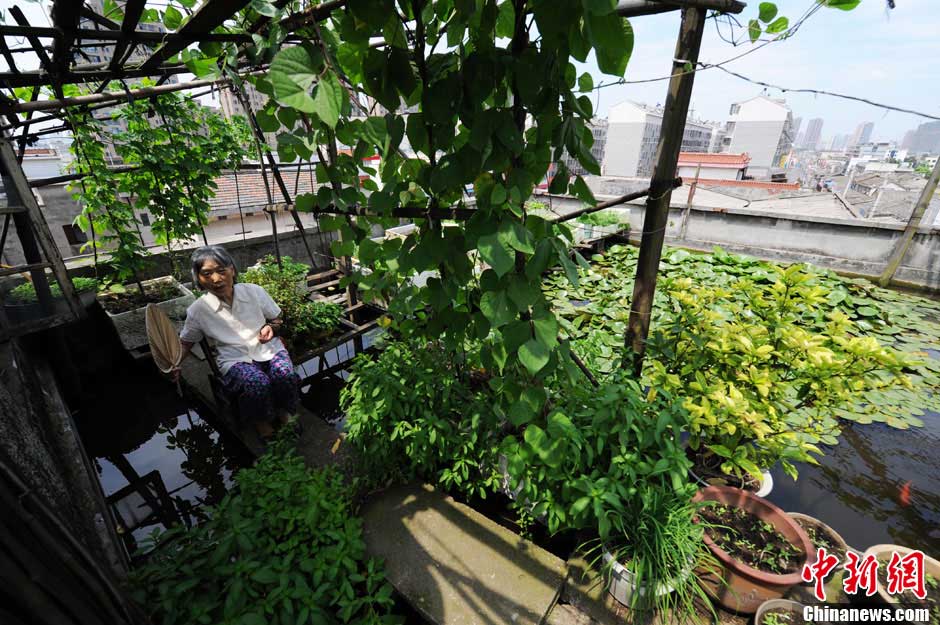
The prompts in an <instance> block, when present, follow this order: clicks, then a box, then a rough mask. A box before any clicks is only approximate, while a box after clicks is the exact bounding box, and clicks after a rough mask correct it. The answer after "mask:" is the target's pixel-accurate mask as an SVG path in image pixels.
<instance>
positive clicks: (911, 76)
mask: <svg viewBox="0 0 940 625" xmlns="http://www.w3.org/2000/svg"><path fill="white" fill-rule="evenodd" d="M814 4H815V1H814V0H778V1H777V6H778V7H779V9H780V14H781V15H785V16H787V17H789V18H790V23H791V24H793V23H794V22H795V21H796V19H798V18H799V17H800V16H801V15H802V14H803V13H804V12H805V11H806V10H807V8H808V7H811V6H812V5H814ZM756 5H757V3H752V6H748V7H747V9H745V12H744V13H743V14H742V15H743V16H744V17H745V18H747V17H753V15H752V14H756ZM938 21H940V2H934V1H932V0H905V2H903V3H901V2H898V3H897V8H896V9H895V10H893V11H890V12H889V11H887V9H886V8H885V3H884V2H882V1H880V0H878V1H875V0H864V1H863V2H862V3H861V4H860V5H859V6H858V7H856V8H855V9H854V10H853V11H839V10H835V9H820V10H819V11H817V12H816V13H815V14H814V15H813V16H812V17H811V18H810V19H808V20H807V21H806V22H805V23H804V24H803V25H802V26H801V28H800V29H799V31H798V32H797V33H796V34H795V35H794V36H793V37H791V38H789V39H787V40H782V41H778V42H775V43H773V44H770V45H767V46H765V47H764V48H762V49H760V50H756V51H754V52H753V53H749V54H747V56H744V57H743V58H741V59H739V60H736V61H733V62H731V63H729V64H728V65H727V68H728V69H729V70H731V71H735V72H738V73H740V74H742V75H744V76H747V77H749V78H752V79H755V80H760V81H764V82H767V83H771V84H776V85H780V86H783V87H787V88H790V89H796V88H808V89H823V90H827V91H833V92H838V93H844V94H846V95H852V96H858V97H864V98H868V99H871V100H874V101H876V102H883V103H885V104H889V105H895V106H900V107H904V108H910V109H914V110H919V111H923V112H925V113H927V114H929V115H935V116H940V105H938V102H937V100H936V97H934V94H933V90H931V89H929V88H923V87H922V85H930V84H936V83H937V82H940V69H938V68H936V67H934V66H931V65H930V64H928V63H917V64H913V65H906V66H905V69H904V71H898V69H897V63H898V61H899V59H903V58H929V54H930V52H931V51H932V50H933V49H934V48H935V45H936V44H935V37H936V32H935V27H934V24H936V23H938ZM631 23H632V25H633V29H634V32H635V44H634V50H633V56H632V58H631V60H630V64H629V66H628V67H627V71H626V75H625V79H626V80H648V79H651V78H657V77H662V76H664V75H667V74H668V73H669V71H670V69H671V63H670V61H671V59H672V57H673V54H674V51H675V50H674V48H675V37H676V33H677V31H678V27H679V21H678V19H676V17H675V15H673V14H663V15H653V16H646V17H642V18H635V19H633V20H631ZM722 34H723V35H724V36H725V37H727V36H728V28H727V26H723V27H722ZM740 34H741V33H739V35H740ZM751 49H752V44H751V43H750V42H749V41H747V37H746V34H745V35H744V43H741V44H739V45H738V46H737V47H734V46H732V45H731V44H729V43H727V42H725V41H723V40H722V39H721V38H720V37H719V35H718V34H717V32H716V27H715V26H714V25H711V24H710V25H709V28H708V29H707V30H706V32H705V37H704V39H703V42H702V52H701V54H700V57H699V58H700V61H702V62H705V63H712V64H714V63H716V62H720V61H725V60H727V59H729V58H731V57H736V56H738V55H741V54H742V53H745V52H748V51H750V50H751ZM584 70H588V71H590V72H591V73H592V74H593V76H594V82H595V84H598V83H600V82H601V81H604V82H611V81H613V80H616V78H615V77H610V76H606V75H603V74H601V73H600V72H599V71H598V70H597V64H596V62H595V61H594V59H593V58H592V57H589V58H588V62H587V63H585V64H583V65H579V71H584ZM862 77H864V80H860V78H862ZM667 84H668V83H667V82H666V81H659V82H650V83H642V84H629V85H618V86H612V87H608V88H604V89H600V90H598V91H595V92H594V93H593V94H592V95H591V99H592V102H593V103H594V104H595V109H596V112H597V114H598V115H599V116H601V117H606V114H607V109H608V108H609V107H610V106H611V105H613V104H616V103H618V102H620V101H622V100H625V99H632V100H637V101H642V102H648V103H650V104H656V103H662V102H663V101H664V99H665V95H666V86H667ZM761 90H762V88H761V87H760V86H758V85H755V84H752V83H749V82H746V81H743V80H740V79H738V78H735V77H733V76H730V75H728V74H726V73H724V72H722V71H721V70H717V69H712V70H708V71H700V72H699V73H698V75H697V76H696V80H695V86H694V89H693V95H692V108H693V109H695V111H696V115H697V116H698V117H702V118H704V119H709V120H713V121H718V122H722V121H725V120H726V119H727V112H728V106H729V105H730V104H731V103H733V102H739V101H743V100H746V99H748V98H751V97H754V96H757V95H760V93H761ZM770 96H771V97H774V98H785V99H786V100H787V105H788V106H789V107H790V110H791V111H792V113H793V117H794V118H797V117H802V118H803V120H804V121H803V123H804V125H805V124H806V120H808V119H812V118H821V119H823V120H824V122H825V123H824V126H825V129H826V132H827V134H828V135H829V136H834V135H837V134H845V135H849V136H850V137H851V136H852V134H853V133H854V131H855V129H856V127H857V126H858V125H859V124H861V123H864V122H874V124H875V128H874V133H873V135H872V137H871V140H872V141H888V140H890V141H896V142H898V143H900V142H901V140H902V138H903V137H904V134H905V133H906V132H907V131H909V130H913V129H915V128H917V126H918V125H920V124H921V123H923V122H925V121H929V120H928V119H925V118H923V117H918V116H914V115H910V114H904V113H898V112H889V111H885V110H884V109H881V108H876V107H872V106H869V105H866V104H862V103H859V102H851V101H846V100H843V99H837V98H833V97H829V96H823V95H819V96H814V95H812V94H797V93H793V92H792V91H788V92H786V93H781V92H780V91H779V90H776V89H772V90H770ZM824 138H825V137H824Z"/></svg>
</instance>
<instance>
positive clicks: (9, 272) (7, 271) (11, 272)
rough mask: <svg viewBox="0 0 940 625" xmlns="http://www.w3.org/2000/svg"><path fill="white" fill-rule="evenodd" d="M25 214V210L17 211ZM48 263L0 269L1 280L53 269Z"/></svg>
mask: <svg viewBox="0 0 940 625" xmlns="http://www.w3.org/2000/svg"><path fill="white" fill-rule="evenodd" d="M20 212H25V208H24V210H22V211H17V213H20ZM51 266H52V265H50V264H49V263H47V262H41V263H29V264H28V265H17V266H15V267H0V278H2V277H5V276H15V275H16V274H18V273H28V272H31V271H37V270H40V269H48V268H49V267H51Z"/></svg>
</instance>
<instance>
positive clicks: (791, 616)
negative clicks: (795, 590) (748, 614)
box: [754, 607, 806, 625]
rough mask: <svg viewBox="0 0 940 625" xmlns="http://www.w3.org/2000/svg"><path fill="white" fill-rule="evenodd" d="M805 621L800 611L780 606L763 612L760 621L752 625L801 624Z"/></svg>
mask: <svg viewBox="0 0 940 625" xmlns="http://www.w3.org/2000/svg"><path fill="white" fill-rule="evenodd" d="M805 622H806V621H804V620H803V613H802V612H801V611H799V610H797V609H788V608H783V607H780V608H772V609H770V610H767V611H766V612H764V614H763V615H761V621H760V623H755V624H754V625H803V623H805Z"/></svg>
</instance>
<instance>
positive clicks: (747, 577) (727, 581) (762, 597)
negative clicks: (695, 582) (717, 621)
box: [693, 486, 813, 614]
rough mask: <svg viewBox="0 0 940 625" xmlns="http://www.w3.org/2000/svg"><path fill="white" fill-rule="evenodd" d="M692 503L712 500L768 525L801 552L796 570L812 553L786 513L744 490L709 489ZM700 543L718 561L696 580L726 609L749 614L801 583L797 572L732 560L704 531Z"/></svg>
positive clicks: (809, 545)
mask: <svg viewBox="0 0 940 625" xmlns="http://www.w3.org/2000/svg"><path fill="white" fill-rule="evenodd" d="M693 501H696V502H701V501H716V502H719V503H721V504H724V505H726V506H732V507H736V508H741V509H743V510H744V511H745V512H749V513H750V514H753V515H754V516H756V517H758V518H759V519H761V520H762V521H764V522H766V523H769V524H770V525H772V526H773V527H774V529H776V530H777V531H778V532H780V534H782V535H783V536H784V537H785V538H786V539H787V540H788V541H789V542H790V544H792V545H793V546H794V547H796V548H798V549H799V550H800V552H801V553H802V562H801V563H800V570H802V567H803V565H804V564H805V563H806V561H807V559H808V558H809V554H810V553H811V552H812V550H813V546H812V544H811V543H810V540H809V536H807V535H806V532H804V531H803V528H801V527H800V526H799V525H798V524H797V522H796V521H794V520H793V519H791V518H790V517H789V516H787V513H786V512H784V511H783V510H781V509H780V508H778V507H777V506H775V505H773V504H772V503H770V502H769V501H767V500H766V499H762V498H760V497H757V496H756V495H753V494H751V493H749V492H747V491H744V490H741V489H739V488H729V487H727V486H709V487H708V488H703V489H702V490H700V491H699V492H698V493H696V494H695V497H694V498H693ZM704 540H705V545H706V546H707V547H708V549H709V550H710V551H711V552H712V554H713V555H714V556H715V559H716V560H717V561H718V569H717V570H708V571H699V579H700V581H701V582H702V585H703V586H704V587H705V590H706V591H707V592H708V593H709V595H711V596H712V598H714V599H715V600H716V601H717V602H718V603H719V604H720V605H721V606H723V607H725V608H727V609H729V610H732V611H734V612H739V613H742V614H753V613H754V611H755V610H757V608H758V606H759V605H760V604H761V603H763V602H764V601H767V600H768V599H778V598H780V597H782V596H783V594H784V593H785V592H786V591H787V590H789V589H790V588H791V587H793V586H795V585H797V584H799V583H800V582H801V581H802V580H801V579H800V570H797V571H796V572H793V573H787V574H784V575H778V574H776V573H768V572H765V571H760V570H758V569H755V568H753V567H751V566H748V565H747V564H744V563H743V562H739V561H738V560H735V559H734V558H733V557H731V555H729V554H728V553H727V552H726V551H725V550H724V549H722V548H721V547H719V546H718V545H717V544H716V543H715V541H713V540H712V539H711V537H710V536H709V535H708V532H705V535H704Z"/></svg>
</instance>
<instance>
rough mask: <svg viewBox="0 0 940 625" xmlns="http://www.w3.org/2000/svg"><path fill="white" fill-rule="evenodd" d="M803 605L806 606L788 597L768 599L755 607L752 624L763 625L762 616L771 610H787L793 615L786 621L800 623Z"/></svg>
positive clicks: (771, 611)
mask: <svg viewBox="0 0 940 625" xmlns="http://www.w3.org/2000/svg"><path fill="white" fill-rule="evenodd" d="M804 607H806V606H804V605H803V604H802V603H799V602H797V601H790V600H789V599H768V600H767V601H765V602H763V603H762V604H760V607H758V608H757V612H756V613H755V614H754V625H764V616H766V615H767V614H770V613H773V612H787V613H789V614H792V615H793V616H792V617H790V620H789V621H787V622H788V623H794V624H795V623H802V622H803V608H804Z"/></svg>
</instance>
